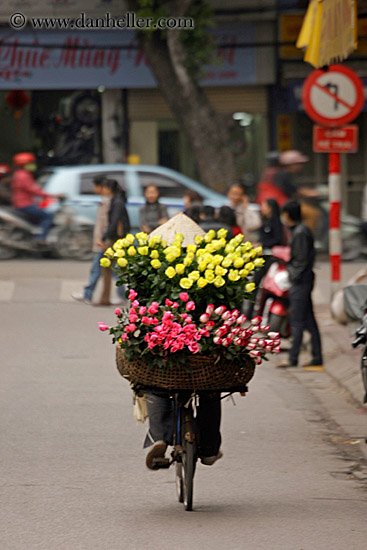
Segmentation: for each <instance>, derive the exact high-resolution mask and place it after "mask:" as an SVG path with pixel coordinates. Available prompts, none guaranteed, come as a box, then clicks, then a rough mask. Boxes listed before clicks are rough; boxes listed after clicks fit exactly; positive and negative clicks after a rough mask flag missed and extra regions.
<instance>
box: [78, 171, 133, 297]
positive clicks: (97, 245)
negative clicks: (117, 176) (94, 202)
mask: <svg viewBox="0 0 367 550" xmlns="http://www.w3.org/2000/svg"><path fill="white" fill-rule="evenodd" d="M93 186H94V193H95V194H96V195H100V196H101V197H102V198H101V202H100V203H99V205H98V210H97V219H96V224H95V226H94V231H93V252H94V256H93V260H92V265H91V268H90V274H89V282H88V284H87V285H86V286H85V287H84V290H83V292H73V293H72V294H71V296H72V298H74V300H77V301H78V302H84V303H86V304H89V305H90V304H92V299H93V294H94V291H95V288H96V286H97V283H98V281H99V279H100V277H101V275H102V274H103V268H102V267H101V265H100V261H101V259H102V258H103V255H104V252H105V250H106V249H107V248H108V243H109V241H105V239H106V233H107V234H108V233H109V232H110V233H109V234H110V235H112V239H111V241H112V240H113V236H114V230H113V226H112V224H111V223H110V222H109V220H110V218H111V208H112V206H113V205H112V200H113V198H114V193H113V191H112V190H113V189H115V192H116V187H117V183H116V182H113V183H111V180H107V179H106V178H105V177H97V178H95V179H94V181H93ZM121 200H122V199H121ZM117 206H118V207H119V208H120V201H117ZM115 209H116V202H115ZM125 210H126V209H125ZM123 212H124V210H123V208H120V213H119V212H117V213H116V215H117V224H118V223H119V216H120V219H121V218H122V213H123ZM126 216H127V213H126ZM113 223H115V221H113ZM122 223H123V222H121V225H122ZM125 225H126V232H127V231H129V229H130V224H129V222H128V216H127V219H126V220H125ZM104 276H105V281H104V282H105V284H104V288H103V291H102V296H101V300H100V301H99V304H100V305H107V304H108V305H109V303H110V302H109V294H108V298H107V299H106V295H107V293H108V287H109V288H110V286H111V285H110V283H108V281H107V279H108V276H107V275H106V274H105V275H104ZM117 292H118V295H119V297H120V298H121V300H122V299H124V297H125V296H124V292H125V290H124V288H123V287H118V289H117Z"/></svg>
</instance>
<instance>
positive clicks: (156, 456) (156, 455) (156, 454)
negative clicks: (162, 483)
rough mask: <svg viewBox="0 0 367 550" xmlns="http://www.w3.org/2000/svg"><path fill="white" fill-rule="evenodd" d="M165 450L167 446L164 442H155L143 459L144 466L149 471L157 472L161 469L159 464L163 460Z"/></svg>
mask: <svg viewBox="0 0 367 550" xmlns="http://www.w3.org/2000/svg"><path fill="white" fill-rule="evenodd" d="M166 450H167V444H166V443H165V442H164V441H156V442H155V443H154V444H153V445H152V446H151V448H150V449H149V451H148V454H147V456H146V458H145V464H146V465H147V468H149V470H159V468H160V467H161V466H160V465H159V462H160V461H161V462H162V463H163V461H164V460H168V459H165V457H164V455H165V452H166Z"/></svg>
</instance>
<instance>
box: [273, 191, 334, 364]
mask: <svg viewBox="0 0 367 550" xmlns="http://www.w3.org/2000/svg"><path fill="white" fill-rule="evenodd" d="M282 218H283V221H284V223H285V224H286V225H287V226H288V227H289V229H290V232H291V243H290V246H291V255H290V260H289V262H288V264H287V270H288V273H289V278H290V282H291V288H290V290H289V300H290V325H291V333H292V346H291V349H290V352H289V361H288V362H284V363H281V364H280V365H278V366H279V367H282V368H287V367H297V366H298V357H299V353H300V349H301V344H302V337H303V332H304V331H305V330H307V331H309V332H310V334H311V346H312V359H311V361H310V362H309V363H307V365H304V366H312V367H321V366H322V362H323V360H322V350H321V338H320V333H319V329H318V326H317V322H316V319H315V316H314V313H313V305H312V298H311V293H312V289H313V285H314V280H315V275H314V272H313V265H314V261H315V248H314V240H313V236H312V232H311V230H310V229H309V228H308V227H307V226H306V225H304V224H303V223H302V218H301V206H300V204H299V203H298V202H297V201H289V202H287V203H286V204H285V205H284V206H283V208H282Z"/></svg>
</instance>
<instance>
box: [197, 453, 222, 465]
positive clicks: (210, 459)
mask: <svg viewBox="0 0 367 550" xmlns="http://www.w3.org/2000/svg"><path fill="white" fill-rule="evenodd" d="M222 456H223V453H222V451H218V454H217V455H214V456H203V457H201V463H202V464H204V465H205V466H213V464H215V462H217V460H219V459H220V458H222Z"/></svg>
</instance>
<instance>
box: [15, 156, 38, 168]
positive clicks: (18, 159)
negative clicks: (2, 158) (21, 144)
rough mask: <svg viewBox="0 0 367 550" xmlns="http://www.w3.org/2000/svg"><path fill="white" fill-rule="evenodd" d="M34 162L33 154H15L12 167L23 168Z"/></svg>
mask: <svg viewBox="0 0 367 550" xmlns="http://www.w3.org/2000/svg"><path fill="white" fill-rule="evenodd" d="M34 162H36V156H35V155H34V154H33V153H17V154H16V155H14V156H13V164H14V166H25V165H26V164H32V163H34Z"/></svg>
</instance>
